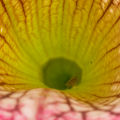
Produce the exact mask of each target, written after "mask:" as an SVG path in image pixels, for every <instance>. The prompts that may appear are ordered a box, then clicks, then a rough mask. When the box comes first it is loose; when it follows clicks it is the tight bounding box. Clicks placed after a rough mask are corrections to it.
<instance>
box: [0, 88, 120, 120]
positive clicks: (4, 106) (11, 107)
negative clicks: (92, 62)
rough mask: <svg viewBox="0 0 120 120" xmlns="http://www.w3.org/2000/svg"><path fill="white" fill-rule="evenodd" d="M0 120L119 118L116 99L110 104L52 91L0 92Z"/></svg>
mask: <svg viewBox="0 0 120 120" xmlns="http://www.w3.org/2000/svg"><path fill="white" fill-rule="evenodd" d="M0 120H120V104H119V99H117V100H116V101H114V102H112V103H110V104H109V105H104V106H102V105H97V104H91V103H88V102H85V101H79V102H77V101H75V100H72V99H70V98H68V97H66V96H64V95H63V94H61V93H57V92H55V91H49V90H43V89H34V90H30V91H23V92H18V93H9V92H5V91H1V92H0Z"/></svg>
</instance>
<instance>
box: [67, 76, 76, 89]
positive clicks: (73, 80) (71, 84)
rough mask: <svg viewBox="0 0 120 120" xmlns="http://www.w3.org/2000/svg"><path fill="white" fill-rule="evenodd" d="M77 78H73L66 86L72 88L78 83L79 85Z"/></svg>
mask: <svg viewBox="0 0 120 120" xmlns="http://www.w3.org/2000/svg"><path fill="white" fill-rule="evenodd" d="M77 80H78V79H77V77H73V78H71V79H70V80H69V81H68V82H67V83H66V86H67V87H68V88H71V87H73V86H74V85H75V84H76V83H77Z"/></svg>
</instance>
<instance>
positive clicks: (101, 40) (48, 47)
mask: <svg viewBox="0 0 120 120" xmlns="http://www.w3.org/2000/svg"><path fill="white" fill-rule="evenodd" d="M119 70H120V1H119V0H0V91H1V100H2V99H4V98H5V99H6V98H11V97H10V96H12V95H13V96H14V94H16V93H18V96H19V94H20V93H21V91H23V93H22V95H23V97H25V95H26V94H24V92H25V93H26V92H28V93H29V91H31V89H36V96H37V97H35V98H34V101H35V99H38V98H39V99H40V100H42V98H43V99H44V100H45V99H46V98H47V97H45V96H47V93H46V91H48V93H49V91H55V92H56V93H58V94H60V95H61V94H62V95H63V96H64V97H62V98H63V99H64V100H66V101H69V100H71V99H73V100H76V102H78V103H80V105H79V107H83V106H84V105H85V104H86V106H90V109H89V107H88V109H89V110H93V109H94V110H97V111H101V112H107V113H108V112H109V113H111V114H112V113H113V115H114V118H113V119H112V118H111V120H117V118H118V119H120V118H119V117H118V116H119V113H115V112H114V111H112V112H110V109H112V106H114V105H113V104H115V106H117V103H119V96H120V86H119V85H120V72H119ZM38 88H42V89H41V91H42V93H43V94H41V93H40V96H39V95H38V91H39V92H40V90H38ZM3 91H4V92H5V91H6V92H8V93H9V94H6V93H5V94H6V95H5V96H4V95H3V94H2V93H3ZM30 93H31V92H30ZM44 93H45V94H44ZM2 96H4V97H2ZM31 97H32V96H31ZM13 98H14V97H13ZM16 98H17V97H15V99H16ZM18 101H19V100H18ZM20 101H21V100H20ZM116 101H117V102H116ZM81 102H82V104H83V106H82V104H81ZM40 103H41V102H40ZM43 103H44V102H43ZM66 103H67V104H68V106H69V108H71V104H70V102H66ZM41 105H42V103H41ZM96 105H97V107H96ZM86 106H85V107H86ZM105 106H107V108H105ZM41 107H42V106H41ZM102 107H103V108H102ZM43 109H44V108H42V110H43ZM71 110H73V108H71ZM89 110H87V112H88V111H89ZM74 112H76V111H74ZM81 113H82V111H81V112H80V114H81ZM83 114H84V115H83ZM83 114H82V116H84V117H81V118H80V119H81V120H92V117H91V118H89V117H85V116H87V115H86V114H85V113H84V112H83ZM1 116H2V115H1ZM116 116H117V117H116ZM107 118H108V120H109V117H107ZM107 118H105V119H106V120H107ZM2 119H3V118H2ZM22 119H23V120H24V119H25V118H22ZM36 119H38V120H39V119H42V120H44V119H43V118H42V117H41V118H36ZM47 119H48V118H47ZM58 119H59V118H58ZM61 119H62V118H61ZM64 119H68V118H64ZM69 119H70V118H69ZM26 120H27V118H26ZM54 120H57V118H54ZM73 120H74V118H73ZM93 120H94V119H93ZM95 120H97V118H96V119H95Z"/></svg>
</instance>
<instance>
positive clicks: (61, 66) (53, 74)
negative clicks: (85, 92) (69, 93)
mask: <svg viewBox="0 0 120 120" xmlns="http://www.w3.org/2000/svg"><path fill="white" fill-rule="evenodd" d="M81 74H82V71H81V69H80V67H79V66H78V65H77V64H76V63H75V62H73V61H71V60H68V59H64V58H56V59H51V60H49V61H48V62H47V63H46V64H45V66H44V67H43V82H44V84H45V85H47V86H48V87H50V88H55V89H59V90H65V89H70V88H72V87H73V86H75V85H78V84H79V83H80V81H81Z"/></svg>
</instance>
